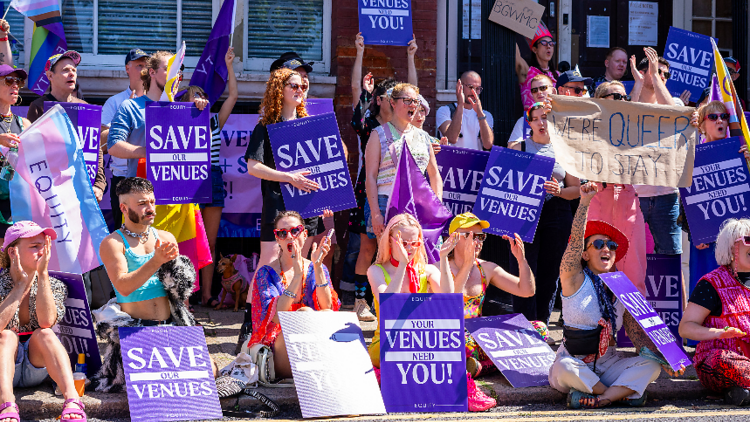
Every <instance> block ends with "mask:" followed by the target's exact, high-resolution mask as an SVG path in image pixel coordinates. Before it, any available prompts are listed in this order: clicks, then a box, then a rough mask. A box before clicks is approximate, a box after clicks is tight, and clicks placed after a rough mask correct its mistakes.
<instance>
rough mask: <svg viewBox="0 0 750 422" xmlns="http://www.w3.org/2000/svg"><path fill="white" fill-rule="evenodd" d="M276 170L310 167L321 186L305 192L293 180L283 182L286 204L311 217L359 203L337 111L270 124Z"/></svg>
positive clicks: (312, 174)
mask: <svg viewBox="0 0 750 422" xmlns="http://www.w3.org/2000/svg"><path fill="white" fill-rule="evenodd" d="M268 137H269V138H270V139H271V145H272V146H273V158H274V160H275V161H276V170H278V171H281V172H294V171H301V170H308V171H310V174H309V175H308V176H307V177H308V178H309V179H311V180H314V181H316V182H318V184H319V185H320V189H319V190H317V191H313V192H310V193H307V192H303V191H301V190H299V189H297V188H295V187H294V186H292V185H291V184H290V183H282V184H281V192H282V194H283V195H284V205H285V206H286V209H288V210H294V211H297V212H299V213H300V214H302V217H304V218H309V217H314V216H318V215H322V214H323V211H324V210H331V211H334V212H335V211H343V210H348V209H350V208H355V207H356V206H357V201H356V199H355V198H354V189H353V188H352V182H351V178H350V177H349V166H347V164H346V157H344V147H343V144H342V142H341V135H340V134H339V127H338V124H337V123H336V115H335V114H334V113H326V114H321V115H319V116H311V117H305V118H303V119H297V120H291V121H288V122H281V123H275V124H272V125H268Z"/></svg>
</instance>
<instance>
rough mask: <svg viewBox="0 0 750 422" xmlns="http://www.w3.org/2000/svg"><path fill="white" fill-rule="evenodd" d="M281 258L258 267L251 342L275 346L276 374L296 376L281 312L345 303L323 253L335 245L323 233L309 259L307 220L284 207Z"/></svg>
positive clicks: (278, 222) (279, 222) (278, 231)
mask: <svg viewBox="0 0 750 422" xmlns="http://www.w3.org/2000/svg"><path fill="white" fill-rule="evenodd" d="M272 225H273V228H274V229H273V234H274V237H275V241H274V243H276V245H277V249H278V250H279V251H280V253H279V257H278V259H276V260H275V261H273V262H271V263H269V264H267V265H264V266H262V267H259V268H258V270H257V271H256V272H255V281H254V283H253V294H252V297H253V299H252V300H253V302H252V303H253V317H252V321H253V334H252V336H251V337H250V340H249V341H248V347H252V346H254V345H256V344H263V345H266V346H268V347H270V348H271V350H272V351H273V364H274V370H275V371H276V377H277V378H281V379H283V378H291V377H292V368H291V365H290V363H289V355H288V354H287V351H286V344H285V342H284V336H283V335H282V333H281V324H280V323H279V312H286V311H338V310H339V309H340V308H341V302H340V301H339V298H338V295H337V294H336V291H335V290H334V289H333V287H332V286H331V276H330V274H329V272H328V268H326V266H325V265H324V264H323V259H324V258H325V256H326V255H328V252H329V251H330V249H331V241H330V239H329V238H328V237H324V238H323V241H322V242H321V243H320V245H318V244H317V243H315V244H313V245H312V254H311V255H310V260H308V259H305V258H304V254H303V247H304V245H305V241H306V240H307V236H308V233H307V229H305V222H304V220H303V219H302V217H301V216H300V215H299V213H297V212H296V211H280V212H279V213H278V214H277V215H276V218H275V219H274V221H273V222H272Z"/></svg>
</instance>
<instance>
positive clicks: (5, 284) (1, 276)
mask: <svg viewBox="0 0 750 422" xmlns="http://www.w3.org/2000/svg"><path fill="white" fill-rule="evenodd" d="M49 282H50V285H51V287H52V296H53V297H54V299H55V308H57V321H58V322H59V321H62V320H63V318H64V317H65V299H67V297H68V286H66V285H65V283H63V282H62V281H60V280H58V279H56V278H54V277H50V278H49ZM11 290H13V279H11V277H10V271H9V270H8V269H5V268H3V269H2V270H0V303H2V301H4V300H5V298H7V297H8V295H10V292H11ZM36 294H37V280H36V279H34V283H33V284H32V286H31V291H30V292H29V323H28V324H26V325H24V326H20V324H21V323H20V318H19V316H18V314H19V311H20V307H19V309H16V314H15V315H14V316H13V318H12V319H11V320H10V322H9V323H8V326H7V327H5V328H6V329H8V330H11V331H13V332H15V333H29V332H32V331H34V330H36V329H37V328H40V327H39V321H38V320H37V315H36Z"/></svg>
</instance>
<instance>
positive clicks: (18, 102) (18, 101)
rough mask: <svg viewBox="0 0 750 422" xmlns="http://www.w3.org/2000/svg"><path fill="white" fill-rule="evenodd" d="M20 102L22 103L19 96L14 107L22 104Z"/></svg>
mask: <svg viewBox="0 0 750 422" xmlns="http://www.w3.org/2000/svg"><path fill="white" fill-rule="evenodd" d="M22 101H23V98H21V96H20V95H19V96H18V100H17V101H16V104H14V105H17V106H18V105H21V102H22Z"/></svg>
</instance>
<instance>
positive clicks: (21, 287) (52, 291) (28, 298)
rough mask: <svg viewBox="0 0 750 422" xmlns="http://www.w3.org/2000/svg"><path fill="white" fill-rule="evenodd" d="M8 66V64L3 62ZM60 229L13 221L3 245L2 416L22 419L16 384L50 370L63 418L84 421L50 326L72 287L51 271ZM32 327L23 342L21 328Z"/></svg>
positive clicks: (34, 382)
mask: <svg viewBox="0 0 750 422" xmlns="http://www.w3.org/2000/svg"><path fill="white" fill-rule="evenodd" d="M3 66H7V65H3ZM55 239H57V233H55V230H54V229H52V228H41V227H39V225H37V224H36V223H34V222H32V221H19V222H16V223H15V224H13V226H11V227H10V228H9V229H8V231H7V233H6V236H5V239H4V241H3V245H2V249H0V266H2V268H3V269H2V270H0V327H2V331H0V362H2V367H3V374H2V376H0V400H2V401H3V402H4V403H3V404H2V405H0V420H8V419H12V420H15V421H16V422H20V421H21V418H20V416H19V415H18V412H19V410H18V406H17V405H16V403H15V399H14V396H13V389H14V388H30V387H36V386H38V385H40V384H41V383H42V382H43V381H44V380H46V379H47V376H48V375H49V376H50V377H51V378H52V380H53V381H55V382H56V383H57V385H58V387H59V388H60V391H61V392H62V394H63V396H64V397H65V403H64V404H63V411H62V415H61V416H60V419H61V420H66V421H67V420H85V419H86V412H84V410H83V409H84V406H83V403H81V399H80V396H79V395H78V392H77V391H76V388H75V384H74V382H73V371H72V369H71V367H70V358H69V357H68V352H67V351H66V350H65V347H64V346H63V345H62V343H61V342H60V339H59V338H58V337H57V335H56V334H55V332H54V331H52V327H53V326H54V325H56V324H57V323H58V322H59V321H62V319H63V318H64V317H65V299H66V298H67V296H68V289H67V287H66V286H65V283H63V282H62V281H60V280H58V279H56V278H54V277H50V276H49V274H48V272H47V264H49V260H50V256H51V251H50V248H51V247H52V241H53V240H55ZM29 332H31V333H32V334H31V338H29V340H28V341H27V342H25V343H21V342H20V341H19V338H18V336H19V334H20V333H29Z"/></svg>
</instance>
